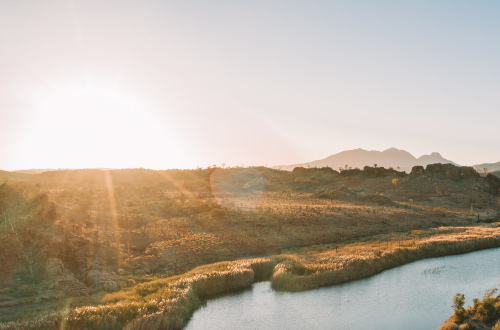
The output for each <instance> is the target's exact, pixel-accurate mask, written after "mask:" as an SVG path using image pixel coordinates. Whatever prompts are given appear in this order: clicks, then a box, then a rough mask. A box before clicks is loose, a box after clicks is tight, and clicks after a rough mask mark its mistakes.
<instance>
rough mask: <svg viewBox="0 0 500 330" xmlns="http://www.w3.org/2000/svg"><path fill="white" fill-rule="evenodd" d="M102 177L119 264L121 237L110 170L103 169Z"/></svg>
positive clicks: (119, 262)
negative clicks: (104, 183) (104, 182)
mask: <svg viewBox="0 0 500 330" xmlns="http://www.w3.org/2000/svg"><path fill="white" fill-rule="evenodd" d="M104 177H105V181H106V190H107V193H108V202H109V208H110V212H111V225H112V230H113V236H114V240H115V242H114V243H115V244H116V246H117V247H118V264H121V257H122V256H121V250H120V248H121V239H120V227H119V226H118V211H117V209H116V199H115V190H114V187H113V179H112V177H111V171H108V170H106V171H104Z"/></svg>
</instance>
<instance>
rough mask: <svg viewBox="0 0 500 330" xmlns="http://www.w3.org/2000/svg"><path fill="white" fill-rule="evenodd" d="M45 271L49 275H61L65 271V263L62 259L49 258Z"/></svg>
mask: <svg viewBox="0 0 500 330" xmlns="http://www.w3.org/2000/svg"><path fill="white" fill-rule="evenodd" d="M45 273H46V274H47V276H49V277H57V276H61V275H62V274H63V273H64V264H63V262H62V260H61V259H58V258H49V259H47V262H46V264H45Z"/></svg>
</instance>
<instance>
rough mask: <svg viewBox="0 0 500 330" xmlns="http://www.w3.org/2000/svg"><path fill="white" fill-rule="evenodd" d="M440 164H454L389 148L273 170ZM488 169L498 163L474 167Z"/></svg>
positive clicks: (435, 156)
mask: <svg viewBox="0 0 500 330" xmlns="http://www.w3.org/2000/svg"><path fill="white" fill-rule="evenodd" d="M434 163H442V164H454V165H459V164H456V163H455V162H453V161H451V160H449V159H446V158H443V156H441V154H439V153H438V152H433V153H431V154H430V155H423V156H421V157H418V158H417V157H415V156H413V155H412V154H410V153H409V152H408V151H405V150H400V149H396V148H390V149H387V150H384V151H376V150H364V149H354V150H346V151H342V152H339V153H338V154H334V155H331V156H328V157H326V158H323V159H319V160H315V161H311V162H307V163H301V164H292V165H281V166H275V168H278V169H282V170H293V169H294V168H295V167H298V166H302V167H326V166H328V167H331V168H333V169H335V170H338V169H339V168H345V167H346V165H347V167H348V168H350V167H351V168H356V167H358V168H360V169H362V168H363V167H365V166H374V165H375V164H377V166H378V167H385V168H388V167H393V168H394V169H398V167H399V170H401V171H406V172H410V171H411V168H412V167H413V166H415V165H422V166H426V165H428V164H434ZM484 167H486V168H488V172H493V171H500V162H498V163H493V164H478V165H474V168H476V169H481V170H482V169H483V168H484Z"/></svg>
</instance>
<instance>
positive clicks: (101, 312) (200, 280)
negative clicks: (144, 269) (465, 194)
mask: <svg viewBox="0 0 500 330" xmlns="http://www.w3.org/2000/svg"><path fill="white" fill-rule="evenodd" d="M498 246H500V228H499V227H497V226H496V225H490V226H487V227H454V228H437V229H432V230H427V231H424V230H421V231H413V232H408V233H406V234H392V235H379V236H375V237H372V238H371V240H368V239H367V240H366V241H364V242H355V243H350V244H343V245H338V246H334V245H326V246H315V247H309V248H304V249H301V250H298V251H296V253H293V254H292V253H288V254H280V255H275V256H272V257H269V258H257V259H243V260H235V261H226V262H219V263H215V264H210V265H204V266H201V267H198V268H196V269H193V270H192V271H189V272H187V273H185V274H182V275H177V276H171V277H168V278H163V279H154V280H151V281H148V282H144V283H140V284H137V285H135V286H133V287H131V288H128V289H125V290H122V291H119V292H114V293H108V294H106V295H105V296H104V297H103V299H102V301H101V304H100V305H98V306H84V307H79V308H74V309H68V310H66V311H62V312H57V313H50V314H45V315H43V316H40V317H38V318H36V319H32V320H26V321H23V322H10V323H6V324H0V329H1V330H7V329H9V330H11V329H19V328H22V329H29V330H34V329H59V328H60V327H61V325H62V324H64V329H68V330H71V329H119V328H125V329H181V328H182V327H183V326H184V325H185V324H186V323H187V321H188V320H189V318H190V317H191V315H192V313H193V312H194V311H195V310H196V309H197V308H198V307H199V306H200V304H201V301H203V300H204V299H206V298H208V297H215V296H218V295H220V294H223V293H225V292H229V291H232V290H237V289H243V288H247V287H249V286H251V285H252V284H253V283H254V282H256V281H260V280H269V279H270V280H271V284H272V287H273V288H274V289H276V290H287V291H300V290H308V289H312V288H317V287H320V286H325V285H332V284H338V283H343V282H347V281H352V280H356V279H360V278H363V277H367V276H371V275H374V274H376V273H379V272H381V271H383V270H385V269H388V268H392V267H396V266H399V265H402V264H405V263H409V262H412V261H415V260H419V259H423V258H429V257H438V256H444V255H450V254H458V253H465V252H471V251H474V250H478V249H485V248H491V247H498ZM325 248H326V249H327V250H324V249H325Z"/></svg>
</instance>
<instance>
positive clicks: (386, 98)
mask: <svg viewBox="0 0 500 330" xmlns="http://www.w3.org/2000/svg"><path fill="white" fill-rule="evenodd" d="M499 33H500V3H499V2H497V1H458V0H449V1H438V0H429V1H401V0H395V1H288V0H287V1H269V0H265V1H254V0H253V1H234V0H233V1H189V0H184V1H176V2H173V1H159V0H158V1H147V0H141V1H139V0H134V1H126V0H115V1H112V0H95V1H92V0H85V1H83V0H81V1H78V0H43V1H42V0H38V1H33V0H23V1H14V0H10V1H9V0H0V169H4V170H14V169H26V168H46V167H49V168H87V167H113V168H122V167H146V168H158V169H160V168H174V167H175V168H194V167H196V166H207V165H212V164H217V165H220V164H222V163H226V164H228V165H241V164H245V165H266V164H268V165H269V166H270V165H278V164H290V163H297V162H304V161H310V160H315V159H319V158H323V157H326V156H328V155H330V154H333V153H337V152H340V151H342V150H346V149H355V148H364V149H373V150H384V149H387V148H390V147H396V148H399V149H405V150H407V151H409V152H411V153H412V154H414V155H415V156H417V157H418V156H420V155H422V154H428V153H431V152H433V151H438V152H440V153H441V154H442V155H443V156H444V157H445V158H448V159H451V160H453V161H454V162H457V163H460V164H462V165H472V164H476V163H482V162H497V161H500V133H499V123H500V98H499V95H500V93H499V92H500V88H499V87H500V64H499V63H500V62H499V59H500V38H499Z"/></svg>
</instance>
